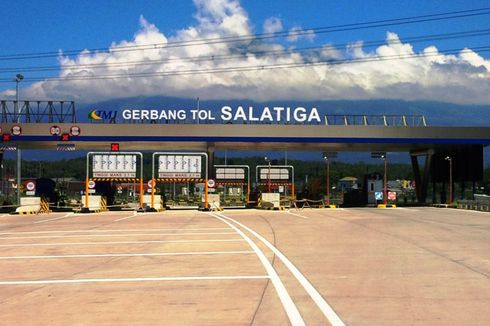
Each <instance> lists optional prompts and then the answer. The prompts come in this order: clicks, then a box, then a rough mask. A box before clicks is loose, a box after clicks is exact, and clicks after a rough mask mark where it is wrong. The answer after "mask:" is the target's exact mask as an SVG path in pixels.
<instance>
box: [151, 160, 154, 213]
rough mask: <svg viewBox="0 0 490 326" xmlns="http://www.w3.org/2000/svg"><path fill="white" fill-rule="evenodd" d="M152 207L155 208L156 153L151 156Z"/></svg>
mask: <svg viewBox="0 0 490 326" xmlns="http://www.w3.org/2000/svg"><path fill="white" fill-rule="evenodd" d="M151 208H152V209H155V153H153V155H152V156H151Z"/></svg>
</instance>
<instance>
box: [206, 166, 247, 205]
mask: <svg viewBox="0 0 490 326" xmlns="http://www.w3.org/2000/svg"><path fill="white" fill-rule="evenodd" d="M214 171H215V174H214V175H215V176H216V179H215V185H214V187H213V188H214V190H215V193H216V194H219V196H220V201H221V206H222V207H246V206H247V205H248V203H249V201H250V167H249V166H248V165H215V166H214ZM210 190H211V189H210Z"/></svg>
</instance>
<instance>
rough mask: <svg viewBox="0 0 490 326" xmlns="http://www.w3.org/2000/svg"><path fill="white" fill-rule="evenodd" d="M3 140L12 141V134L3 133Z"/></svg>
mask: <svg viewBox="0 0 490 326" xmlns="http://www.w3.org/2000/svg"><path fill="white" fill-rule="evenodd" d="M2 141H10V135H9V134H3V135H2Z"/></svg>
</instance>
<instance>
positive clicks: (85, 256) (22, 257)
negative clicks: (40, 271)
mask: <svg viewBox="0 0 490 326" xmlns="http://www.w3.org/2000/svg"><path fill="white" fill-rule="evenodd" d="M253 253H254V251H193V252H192V251H188V252H153V253H132V254H86V255H59V256H10V257H9V256H3V257H2V256H0V260H10V259H63V258H101V257H145V256H149V257H157V256H192V255H199V256H201V255H227V254H228V255H235V254H253Z"/></svg>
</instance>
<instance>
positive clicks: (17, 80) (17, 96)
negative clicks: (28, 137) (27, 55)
mask: <svg viewBox="0 0 490 326" xmlns="http://www.w3.org/2000/svg"><path fill="white" fill-rule="evenodd" d="M23 79H24V75H22V74H17V75H15V79H14V82H15V108H14V113H15V115H16V116H17V123H19V122H20V110H19V83H20V82H21V81H22V80H23Z"/></svg>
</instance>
